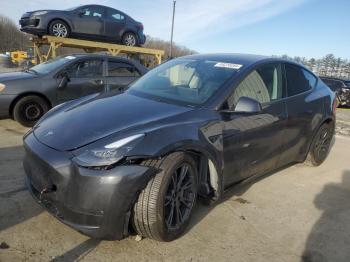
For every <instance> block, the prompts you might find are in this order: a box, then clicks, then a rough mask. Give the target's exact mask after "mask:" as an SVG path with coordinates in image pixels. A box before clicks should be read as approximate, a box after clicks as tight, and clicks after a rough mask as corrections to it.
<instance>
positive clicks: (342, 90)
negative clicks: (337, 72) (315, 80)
mask: <svg viewBox="0 0 350 262" xmlns="http://www.w3.org/2000/svg"><path fill="white" fill-rule="evenodd" d="M320 78H321V79H322V81H323V82H324V83H325V84H326V85H327V86H329V88H330V89H331V90H332V91H333V92H335V94H336V96H337V100H338V105H339V106H347V107H349V106H350V83H349V81H345V80H342V79H339V78H333V77H322V76H321V77H320Z"/></svg>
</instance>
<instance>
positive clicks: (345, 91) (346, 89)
mask: <svg viewBox="0 0 350 262" xmlns="http://www.w3.org/2000/svg"><path fill="white" fill-rule="evenodd" d="M0 90H1V88H0ZM341 91H342V92H344V93H347V92H349V91H350V89H349V88H344V87H343V88H342V89H341Z"/></svg>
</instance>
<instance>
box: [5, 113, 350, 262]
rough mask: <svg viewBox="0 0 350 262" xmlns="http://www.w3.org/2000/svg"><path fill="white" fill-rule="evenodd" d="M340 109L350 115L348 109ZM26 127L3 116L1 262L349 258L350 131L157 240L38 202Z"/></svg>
mask: <svg viewBox="0 0 350 262" xmlns="http://www.w3.org/2000/svg"><path fill="white" fill-rule="evenodd" d="M340 111H341V113H339V111H338V119H340V120H342V121H344V122H345V123H348V122H350V110H348V111H346V110H340ZM342 114H344V115H345V117H340V115H342ZM347 117H349V119H348V120H347ZM26 130H27V129H25V128H23V127H20V126H19V125H18V124H16V123H15V122H13V121H10V120H1V121H0V261H1V262H7V261H254V262H255V261H268V262H272V261H307V262H326V261H344V262H345V261H349V258H350V248H349V247H350V201H349V199H350V164H349V156H350V138H348V137H344V136H337V137H336V138H335V141H334V144H333V146H332V149H331V153H330V155H329V157H328V158H327V160H326V161H325V163H324V164H322V165H321V166H320V167H317V168H315V167H308V166H304V165H303V164H298V165H294V166H291V167H288V168H286V169H284V170H280V171H278V172H275V173H273V174H268V175H266V176H264V177H263V178H260V179H257V180H256V181H252V182H250V183H246V184H244V185H240V186H238V187H236V188H234V189H233V190H231V191H230V192H229V193H228V194H227V196H226V200H225V201H223V202H222V203H220V204H218V205H216V206H214V207H207V206H203V205H201V204H200V205H199V206H198V207H197V208H196V210H195V212H194V217H193V222H192V224H191V228H190V230H189V232H188V233H187V234H186V235H185V236H183V237H182V238H180V239H178V240H176V241H173V242H170V243H158V242H155V241H152V240H149V239H143V240H142V241H139V242H136V241H135V237H129V238H127V239H125V240H122V241H98V240H92V239H89V238H87V237H85V236H83V235H81V234H80V233H78V232H76V231H74V230H72V229H70V228H69V227H67V226H65V225H63V224H62V223H60V222H59V221H57V220H56V219H54V218H53V217H51V216H50V215H49V214H48V213H47V212H45V211H44V210H43V209H42V208H41V207H39V206H38V205H37V204H36V203H35V202H34V201H33V200H32V199H31V197H30V195H29V193H28V192H27V191H26V189H25V187H24V173H23V169H22V164H21V159H22V157H23V148H22V135H23V134H24V133H25V132H26Z"/></svg>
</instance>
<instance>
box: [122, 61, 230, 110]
mask: <svg viewBox="0 0 350 262" xmlns="http://www.w3.org/2000/svg"><path fill="white" fill-rule="evenodd" d="M225 65H232V64H227V63H220V62H219V61H209V60H190V59H175V60H172V61H169V62H167V63H165V64H163V65H160V66H158V67H156V68H155V69H153V70H151V71H150V72H149V73H147V74H146V75H144V76H143V77H141V78H140V79H139V80H138V81H136V82H135V83H134V84H132V85H131V86H130V88H129V90H128V92H133V91H136V92H140V93H143V94H146V95H151V96H155V97H159V98H165V99H170V100H174V101H179V102H184V103H187V104H192V105H201V104H203V103H204V102H206V101H207V100H208V99H209V98H210V97H211V96H212V95H213V94H214V92H215V91H216V90H218V89H219V88H220V87H221V86H222V85H223V83H224V82H225V81H226V80H227V79H228V78H229V77H231V76H233V74H234V73H235V72H236V70H235V69H234V68H232V67H229V66H225Z"/></svg>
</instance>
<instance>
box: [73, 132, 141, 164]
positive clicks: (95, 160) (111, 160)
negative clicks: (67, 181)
mask: <svg viewBox="0 0 350 262" xmlns="http://www.w3.org/2000/svg"><path fill="white" fill-rule="evenodd" d="M144 136H145V134H137V135H132V136H129V137H126V138H123V139H120V140H118V141H115V142H113V143H110V144H108V145H105V146H102V147H100V148H93V149H87V150H85V151H84V152H82V153H81V154H80V155H78V156H76V157H74V158H73V161H74V162H75V163H77V164H78V165H79V166H83V167H102V166H110V165H112V164H115V163H117V162H118V161H119V160H121V159H122V158H123V157H124V156H125V154H126V153H128V152H129V151H130V150H132V149H133V148H134V147H135V145H136V144H137V143H138V142H140V141H141V139H142V138H143V137H144Z"/></svg>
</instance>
